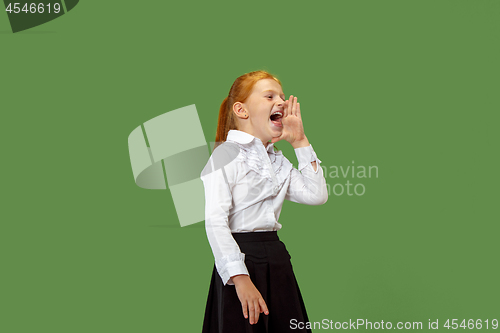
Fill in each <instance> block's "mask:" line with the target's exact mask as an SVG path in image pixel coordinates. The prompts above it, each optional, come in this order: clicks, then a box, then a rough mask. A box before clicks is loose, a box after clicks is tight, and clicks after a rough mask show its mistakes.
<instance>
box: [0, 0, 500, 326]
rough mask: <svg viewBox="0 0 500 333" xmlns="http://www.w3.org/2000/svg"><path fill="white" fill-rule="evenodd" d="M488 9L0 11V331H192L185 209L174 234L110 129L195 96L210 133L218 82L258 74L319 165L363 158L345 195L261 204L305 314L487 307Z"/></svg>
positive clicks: (490, 264) (419, 4) (196, 261)
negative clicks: (296, 120)
mask: <svg viewBox="0 0 500 333" xmlns="http://www.w3.org/2000/svg"><path fill="white" fill-rule="evenodd" d="M499 15H500V3H499V2H498V1H494V0H482V1H463V0H460V1H459V0H447V1H445V0H439V1H436V0H432V1H431V0H419V1H401V0H397V1H396V0H394V1H389V0H380V1H373V0H369V1H361V0H359V1H323V2H311V3H306V2H296V1H294V2H291V1H280V2H264V1H260V2H244V3H243V2H242V3H239V2H229V1H227V2H208V1H198V2H186V3H182V4H181V2H177V3H174V2H170V1H164V2H152V1H145V2H136V1H120V3H119V4H118V3H115V2H108V3H106V2H102V1H99V2H98V1H81V2H80V3H79V4H78V6H76V7H75V8H74V9H73V10H72V11H71V12H70V13H68V14H67V15H64V16H62V17H60V18H58V19H56V20H54V21H51V22H48V23H47V24H44V25H42V26H39V27H36V28H34V29H30V30H27V31H24V32H19V33H16V34H13V33H12V32H11V30H10V26H9V23H8V20H7V15H6V13H4V14H1V13H0V44H1V45H2V52H1V54H2V56H1V59H2V69H1V71H0V77H1V82H0V85H1V86H0V91H1V109H2V131H1V132H0V133H1V138H2V167H1V168H2V169H1V170H2V176H3V181H2V197H3V200H2V201H3V204H2V218H1V220H2V222H1V228H2V231H1V233H0V235H1V242H0V244H1V249H0V250H1V251H0V253H1V266H2V268H1V270H2V272H1V275H0V279H1V284H0V286H1V288H2V292H1V297H0V304H1V307H2V308H1V309H0V311H1V314H2V315H1V316H2V319H1V320H0V331H2V332H6V333H17V332H30V333H31V332H51V333H56V332H61V333H67V332H72V333H76V332H106V333H107V332H121V333H125V332H134V333H135V332H148V333H150V332H200V331H201V326H202V321H203V314H204V309H205V302H206V297H207V293H208V287H209V283H210V276H211V270H212V267H213V256H212V252H211V249H210V247H209V245H208V241H207V239H206V234H205V230H204V226H203V223H198V224H196V225H193V226H189V227H185V228H180V227H179V222H178V220H177V215H176V213H175V209H174V206H173V202H172V198H171V195H170V192H169V191H168V190H167V191H160V190H145V189H142V188H139V187H138V186H137V185H135V183H134V179H133V175H132V170H131V165H130V159H129V156H128V147H127V137H128V135H129V133H130V132H131V131H132V130H133V129H134V128H136V127H137V126H139V125H140V124H141V123H143V122H145V121H147V120H149V119H151V118H153V117H156V116H158V115H160V114H163V113H165V112H168V111H171V110H174V109H177V108H180V107H183V106H186V105H190V104H196V107H197V109H198V112H199V115H200V118H201V121H202V125H203V129H204V132H205V136H206V139H207V141H214V137H215V130H216V124H217V116H218V109H219V106H220V103H221V102H222V100H223V99H224V97H225V96H227V93H228V91H229V88H230V87H231V84H232V83H233V81H234V79H236V78H237V77H238V76H239V75H242V74H244V73H246V72H249V71H253V70H258V69H265V70H268V71H270V72H271V73H273V74H275V75H276V76H277V77H278V78H279V79H280V80H281V81H282V83H283V90H284V92H285V94H286V95H287V97H288V96H289V95H290V94H293V95H296V96H298V100H299V102H300V104H301V110H302V115H303V121H304V128H305V133H306V135H307V137H308V139H309V141H310V142H311V144H312V145H313V147H314V149H315V151H316V153H317V154H318V157H319V158H320V159H321V161H322V165H323V166H325V167H327V168H329V167H330V166H344V167H347V166H349V165H352V164H353V163H352V161H354V164H355V165H363V166H370V165H372V166H373V165H376V166H378V169H379V177H378V178H373V177H372V178H371V179H351V178H348V179H350V182H351V183H354V184H356V183H363V184H364V185H365V187H366V193H365V194H364V195H363V196H347V195H346V194H344V195H341V196H336V195H334V194H333V193H332V194H331V195H330V197H329V200H328V202H327V203H326V204H324V205H322V206H306V205H299V204H295V203H291V202H285V204H284V206H283V211H282V214H281V216H280V222H281V223H282V225H283V229H282V230H281V231H280V232H279V234H280V237H281V239H282V240H283V241H284V242H285V244H286V245H287V248H288V250H289V252H290V254H291V256H292V263H293V265H294V269H295V273H296V276H297V279H298V282H299V286H300V288H301V291H302V293H303V296H304V300H305V303H306V307H307V310H308V314H309V319H310V320H311V321H321V320H322V319H325V318H327V319H330V320H333V321H349V319H351V320H356V319H358V318H362V319H367V320H369V321H372V322H375V321H378V322H380V321H381V320H384V322H387V321H391V322H393V325H395V324H396V322H397V321H403V322H404V321H412V322H413V321H421V322H422V323H423V324H424V328H425V329H426V328H427V323H428V320H429V319H431V320H432V321H435V320H436V319H439V325H440V327H441V329H442V324H443V323H444V321H445V320H446V319H448V318H450V319H452V318H457V319H459V322H460V321H461V320H462V319H483V320H486V319H489V320H490V321H491V320H492V319H494V318H496V319H500V306H499V305H498V304H499V303H498V301H499V291H500V287H499V284H498V281H499V278H500V276H499V275H500V274H499V273H500V269H499V267H498V265H499V264H498V257H499V250H500V246H499V241H498V235H499V229H500V228H499V225H498V222H499V218H498V186H499V175H498V162H499V159H498V142H499V131H498V121H499V116H498V102H499V100H498V92H499V81H498V80H499V74H500V73H499V72H500V64H499V61H498V59H500V46H499V33H500V20H499ZM184 126H185V127H186V135H190V134H189V131H190V125H189V124H184ZM179 140H182V138H179ZM171 144H175V142H172V143H171ZM277 146H278V147H279V148H280V149H282V150H283V152H284V154H285V155H286V156H288V158H289V159H290V160H291V161H292V162H293V163H295V165H296V158H295V155H294V152H293V149H292V147H291V146H290V145H289V144H288V143H287V142H279V143H278V144H277ZM348 179H344V178H340V179H336V178H329V177H328V178H327V182H328V184H330V186H333V185H334V184H336V183H343V184H345V183H346V181H347V180H348ZM499 329H500V328H499ZM461 330H462V329H461ZM483 330H485V326H483ZM490 330H491V328H490ZM316 331H318V330H316Z"/></svg>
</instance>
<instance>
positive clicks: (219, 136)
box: [214, 70, 281, 149]
mask: <svg viewBox="0 0 500 333" xmlns="http://www.w3.org/2000/svg"><path fill="white" fill-rule="evenodd" d="M262 79H272V80H275V81H276V82H278V83H279V84H280V85H281V82H280V80H278V78H276V77H275V76H274V75H271V74H269V73H268V72H266V71H263V70H260V71H254V72H250V73H246V74H243V75H241V76H240V77H238V78H237V79H236V80H235V81H234V83H233V85H232V86H231V89H230V90H229V94H228V96H227V97H226V98H224V101H222V104H221V106H220V110H219V120H218V122H217V133H216V134H215V146H214V149H215V148H216V147H217V146H218V145H219V144H221V143H222V142H224V141H226V139H227V133H228V132H229V130H232V129H238V128H237V123H236V115H235V114H234V112H233V105H234V103H236V102H241V103H245V101H246V100H247V98H248V97H249V96H250V94H251V93H252V89H253V86H254V85H255V83H257V81H259V80H262Z"/></svg>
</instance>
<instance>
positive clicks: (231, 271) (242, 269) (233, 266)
mask: <svg viewBox="0 0 500 333" xmlns="http://www.w3.org/2000/svg"><path fill="white" fill-rule="evenodd" d="M238 255H239V256H238V257H239V260H234V261H229V262H226V263H225V265H223V267H222V268H221V270H220V271H219V275H220V277H221V279H222V282H223V283H224V285H226V284H228V285H231V286H232V285H234V282H233V279H231V276H235V275H240V274H244V275H250V274H249V273H248V270H247V266H246V265H245V254H244V253H238ZM232 259H234V258H232Z"/></svg>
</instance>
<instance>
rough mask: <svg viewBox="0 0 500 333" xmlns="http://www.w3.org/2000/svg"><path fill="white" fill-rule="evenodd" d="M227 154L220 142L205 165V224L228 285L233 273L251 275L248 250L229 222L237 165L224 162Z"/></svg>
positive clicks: (223, 279)
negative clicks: (241, 244)
mask: <svg viewBox="0 0 500 333" xmlns="http://www.w3.org/2000/svg"><path fill="white" fill-rule="evenodd" d="M224 158H225V151H224V150H223V148H222V146H220V147H218V148H217V149H216V150H215V151H214V153H213V154H212V156H211V157H210V160H209V161H208V163H207V165H206V166H205V169H203V172H202V176H201V180H202V181H203V185H204V187H205V228H206V232H207V238H208V241H209V243H210V247H211V248H212V252H213V254H214V258H215V265H216V268H217V272H218V273H219V275H220V277H221V279H222V281H223V283H224V285H226V284H230V285H233V284H234V283H233V281H232V279H231V277H232V276H235V275H239V274H244V275H248V270H247V268H246V266H245V254H244V253H241V251H240V248H239V246H238V244H237V243H236V241H235V240H234V238H233V236H232V234H231V229H230V228H229V224H228V214H229V210H230V209H231V208H232V195H231V189H232V187H233V186H234V179H235V174H236V170H235V168H236V165H235V163H227V164H226V163H222V164H221V161H222V160H224Z"/></svg>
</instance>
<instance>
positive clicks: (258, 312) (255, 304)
mask: <svg viewBox="0 0 500 333" xmlns="http://www.w3.org/2000/svg"><path fill="white" fill-rule="evenodd" d="M254 306H255V322H254V324H257V322H258V321H259V315H260V305H259V300H258V299H256V300H255V301H254Z"/></svg>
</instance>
